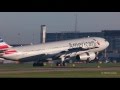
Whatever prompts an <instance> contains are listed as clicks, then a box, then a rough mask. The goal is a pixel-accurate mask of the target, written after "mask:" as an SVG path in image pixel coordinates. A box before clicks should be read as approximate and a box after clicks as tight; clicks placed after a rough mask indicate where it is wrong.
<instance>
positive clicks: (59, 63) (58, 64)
mask: <svg viewBox="0 0 120 90" xmlns="http://www.w3.org/2000/svg"><path fill="white" fill-rule="evenodd" d="M56 66H66V62H65V61H63V62H62V61H60V62H57V63H56Z"/></svg>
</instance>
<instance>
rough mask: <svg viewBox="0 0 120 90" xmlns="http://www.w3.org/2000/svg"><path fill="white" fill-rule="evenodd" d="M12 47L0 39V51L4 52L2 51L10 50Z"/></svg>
mask: <svg viewBox="0 0 120 90" xmlns="http://www.w3.org/2000/svg"><path fill="white" fill-rule="evenodd" d="M10 47H12V46H10V45H8V44H7V43H6V42H4V41H3V39H2V38H0V50H4V49H7V48H10Z"/></svg>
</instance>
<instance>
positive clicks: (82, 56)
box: [76, 52, 96, 61]
mask: <svg viewBox="0 0 120 90" xmlns="http://www.w3.org/2000/svg"><path fill="white" fill-rule="evenodd" d="M95 58H96V54H95V53H94V52H86V53H83V54H80V55H77V56H76V59H77V60H89V61H91V60H94V59H95Z"/></svg>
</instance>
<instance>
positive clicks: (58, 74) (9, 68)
mask: <svg viewBox="0 0 120 90" xmlns="http://www.w3.org/2000/svg"><path fill="white" fill-rule="evenodd" d="M72 65H73V64H69V65H67V66H66V67H73V66H72ZM98 66H99V67H98ZM48 67H55V66H54V65H52V66H51V65H46V66H45V67H43V68H44V69H45V68H48ZM76 67H77V68H80V69H81V70H82V69H84V68H87V69H86V70H85V71H77V70H76V71H74V70H73V71H72V70H71V71H50V72H49V71H46V72H39V71H37V69H39V68H40V67H32V64H3V65H0V78H96V77H97V78H116V77H117V78H119V77H120V69H119V68H120V63H116V64H114V63H107V64H106V63H103V64H96V63H89V64H75V66H74V68H76ZM109 67H117V70H102V68H109ZM89 68H93V70H89ZM97 68H99V70H98V69H97ZM100 68H101V69H100ZM94 69H96V70H94ZM19 70H20V71H19ZM25 70H26V71H25ZM27 70H29V72H27ZM34 70H35V72H34ZM13 71H15V72H13Z"/></svg>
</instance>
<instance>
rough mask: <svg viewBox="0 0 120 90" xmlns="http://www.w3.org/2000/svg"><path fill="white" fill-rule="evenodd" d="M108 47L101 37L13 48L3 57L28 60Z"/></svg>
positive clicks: (100, 49)
mask: <svg viewBox="0 0 120 90" xmlns="http://www.w3.org/2000/svg"><path fill="white" fill-rule="evenodd" d="M108 45H109V43H108V42H107V41H106V40H105V39H104V38H99V37H89V38H80V39H73V40H65V41H56V42H49V43H45V44H38V45H28V46H20V47H11V48H9V49H8V50H7V51H6V53H4V54H3V56H2V57H3V58H6V59H11V60H20V59H22V58H27V57H31V56H36V55H41V54H45V55H48V54H56V53H59V52H61V51H67V50H68V49H72V48H79V47H82V48H84V49H89V50H86V51H79V52H77V54H81V53H84V52H90V51H91V52H99V51H102V50H104V49H105V48H107V47H108ZM94 47H98V48H94ZM9 51H14V52H9Z"/></svg>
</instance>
